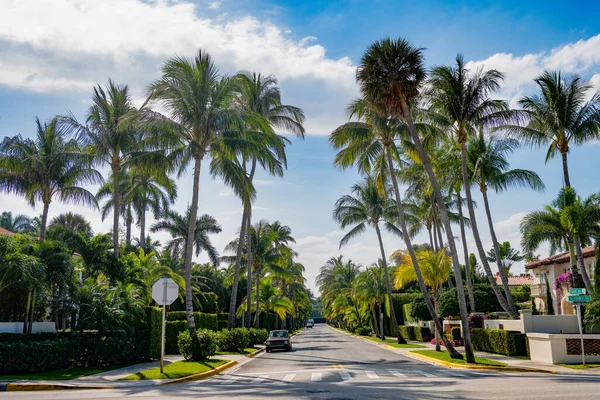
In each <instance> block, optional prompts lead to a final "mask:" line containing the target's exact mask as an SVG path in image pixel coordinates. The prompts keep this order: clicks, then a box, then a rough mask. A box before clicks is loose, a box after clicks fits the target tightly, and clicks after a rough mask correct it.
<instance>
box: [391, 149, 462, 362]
mask: <svg viewBox="0 0 600 400" xmlns="http://www.w3.org/2000/svg"><path fill="white" fill-rule="evenodd" d="M391 146H392V143H389V144H386V145H385V151H386V154H387V157H386V158H387V163H388V173H389V175H390V178H391V180H392V187H393V188H394V196H396V207H397V208H398V219H399V220H400V229H401V230H402V236H403V238H404V244H405V245H406V250H407V251H408V254H409V256H410V259H411V261H412V263H413V267H414V269H415V274H416V275H417V281H418V282H419V288H420V289H421V293H422V294H423V299H424V300H425V304H426V305H427V310H429V314H430V315H431V318H432V319H433V321H434V323H435V326H436V329H438V330H439V331H440V332H442V335H441V336H442V340H443V341H444V344H445V345H446V348H447V349H448V351H449V352H450V356H451V357H453V358H462V355H461V354H460V353H459V352H458V351H456V349H455V348H454V346H452V344H451V343H450V342H448V339H447V338H446V335H444V334H443V330H442V326H441V324H440V319H439V318H438V316H437V313H436V312H435V309H434V308H433V303H432V302H431V297H430V296H429V292H428V291H427V286H425V281H424V280H423V274H421V268H419V263H418V262H417V256H416V254H415V250H414V248H413V246H412V243H411V241H410V237H409V236H408V229H406V220H405V218H404V210H403V207H402V197H401V196H400V189H399V188H398V180H397V179H396V175H395V172H394V164H393V158H392V149H391ZM398 335H399V336H400V337H401V335H400V332H398Z"/></svg>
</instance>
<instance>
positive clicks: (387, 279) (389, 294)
mask: <svg viewBox="0 0 600 400" xmlns="http://www.w3.org/2000/svg"><path fill="white" fill-rule="evenodd" d="M375 231H376V232H377V240H378V241H379V250H380V251H381V263H382V264H383V273H384V275H385V288H386V290H387V297H388V302H389V303H390V317H391V318H392V325H394V330H395V331H396V336H397V337H398V343H401V344H405V343H406V340H405V339H404V338H403V337H402V334H401V333H400V328H399V327H398V320H397V318H396V312H395V311H394V299H393V297H392V284H391V281H390V276H389V273H388V267H387V261H386V258H385V249H384V248H383V241H382V240H381V230H380V229H379V224H376V225H375Z"/></svg>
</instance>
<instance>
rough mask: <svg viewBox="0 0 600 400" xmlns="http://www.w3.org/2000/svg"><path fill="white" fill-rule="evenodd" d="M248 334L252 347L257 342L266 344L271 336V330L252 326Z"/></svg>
mask: <svg viewBox="0 0 600 400" xmlns="http://www.w3.org/2000/svg"><path fill="white" fill-rule="evenodd" d="M248 334H249V335H250V345H249V346H250V347H254V346H255V345H257V344H265V342H266V341H267V338H268V337H269V332H267V330H266V329H255V328H250V329H249V330H248Z"/></svg>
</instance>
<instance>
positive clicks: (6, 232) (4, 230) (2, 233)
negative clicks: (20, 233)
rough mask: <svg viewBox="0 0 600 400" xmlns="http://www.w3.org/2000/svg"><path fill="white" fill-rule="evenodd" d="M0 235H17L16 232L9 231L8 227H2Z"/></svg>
mask: <svg viewBox="0 0 600 400" xmlns="http://www.w3.org/2000/svg"><path fill="white" fill-rule="evenodd" d="M0 235H8V236H15V233H14V232H11V231H9V230H7V229H4V228H0Z"/></svg>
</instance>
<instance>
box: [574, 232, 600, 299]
mask: <svg viewBox="0 0 600 400" xmlns="http://www.w3.org/2000/svg"><path fill="white" fill-rule="evenodd" d="M573 244H574V245H575V254H576V255H577V266H578V267H579V271H580V273H581V277H582V278H583V282H584V283H585V287H586V289H587V291H588V292H589V293H590V294H594V286H593V285H592V282H591V281H590V277H589V276H588V273H587V270H586V269H585V263H584V261H583V251H582V249H581V242H580V241H579V238H578V237H577V235H575V237H574V239H573ZM596 279H600V277H599V278H596Z"/></svg>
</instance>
